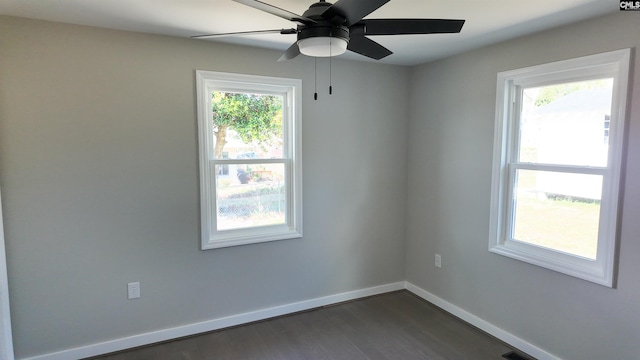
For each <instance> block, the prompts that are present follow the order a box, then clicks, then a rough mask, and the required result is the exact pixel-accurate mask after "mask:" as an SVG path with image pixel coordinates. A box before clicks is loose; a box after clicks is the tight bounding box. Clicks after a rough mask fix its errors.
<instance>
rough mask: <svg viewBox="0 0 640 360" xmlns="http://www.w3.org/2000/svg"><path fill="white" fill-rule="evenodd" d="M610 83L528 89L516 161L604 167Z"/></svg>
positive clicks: (523, 96)
mask: <svg viewBox="0 0 640 360" xmlns="http://www.w3.org/2000/svg"><path fill="white" fill-rule="evenodd" d="M612 86H613V79H598V80H590V81H582V82H574V83H563V84H557V85H550V86H543V87H536V88H526V89H524V90H523V92H522V113H521V116H520V148H519V161H520V162H531V163H544V164H560V165H578V166H599V167H605V166H607V155H608V151H609V124H610V115H611V99H612V94H613V91H612Z"/></svg>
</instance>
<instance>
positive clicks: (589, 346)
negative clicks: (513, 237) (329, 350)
mask: <svg viewBox="0 0 640 360" xmlns="http://www.w3.org/2000/svg"><path fill="white" fill-rule="evenodd" d="M638 34H640V17H638V14H637V13H620V14H615V15H611V16H607V17H603V18H599V19H596V20H591V21H587V22H583V23H579V24H575V25H570V26H566V27H562V28H558V29H555V30H552V31H548V32H544V33H539V34H536V35H533V36H528V37H524V38H520V39H517V40H514V41H510V42H506V43H502V44H499V45H495V46H490V47H486V48H482V49H479V50H476V51H472V52H468V53H465V54H462V55H459V56H455V57H452V58H448V59H445V60H442V61H439V62H434V63H430V64H426V65H423V66H419V67H416V68H414V69H413V71H412V77H411V101H410V106H411V122H410V125H409V134H410V135H409V153H408V159H409V173H408V174H409V176H408V182H409V186H408V193H409V196H408V206H407V214H409V215H410V216H408V217H407V244H406V246H407V279H408V281H410V282H412V283H414V284H416V285H418V286H420V287H422V288H423V289H425V290H427V291H429V292H431V293H433V294H435V295H436V296H438V297H441V298H442V299H444V300H446V301H448V302H450V303H452V304H454V305H456V306H458V307H460V308H462V309H464V310H466V311H468V312H470V313H472V314H474V315H476V316H478V317H480V318H482V319H484V320H486V321H488V322H490V323H492V324H494V325H496V326H498V327H500V328H502V329H504V330H506V331H508V332H510V333H512V334H514V335H516V336H518V337H520V338H522V339H524V340H526V341H528V342H530V343H532V344H534V345H537V346H539V347H541V348H543V349H546V350H547V351H549V352H551V353H553V354H556V355H558V356H560V357H562V358H565V359H576V360H577V359H580V360H584V359H593V360H600V359H638V358H640V346H639V345H638V339H639V338H640V311H639V306H638V304H639V302H638V301H639V300H638V299H640V281H639V280H638V276H639V274H640V261H638V259H639V258H640V242H639V241H638V235H639V234H640V222H639V221H638V218H639V217H640V186H639V184H640V95H639V94H638V91H639V90H640V71H638V69H640V61H638V56H637V49H636V50H635V52H636V53H635V57H634V58H633V60H632V79H631V88H630V103H629V105H630V107H629V109H630V111H628V117H629V119H628V121H629V131H628V149H627V152H628V158H627V162H626V179H625V180H626V186H625V187H624V197H623V200H624V206H623V212H622V222H621V228H620V232H621V236H620V262H619V277H618V286H617V289H610V288H606V287H603V286H600V285H595V284H592V283H589V282H586V281H583V280H578V279H576V278H572V277H569V276H566V275H562V274H559V273H556V272H553V271H549V270H545V269H542V268H539V267H536V266H533V265H529V264H526V263H522V262H519V261H516V260H512V259H509V258H506V257H502V256H500V255H495V254H490V253H489V252H488V251H487V249H488V231H489V212H488V210H489V200H490V181H491V161H492V150H493V125H494V119H495V112H494V108H495V95H496V94H495V89H496V74H497V73H498V72H500V71H504V70H511V69H515V68H520V67H526V66H530V65H537V64H543V63H548V62H552V61H557V60H562V59H567V58H572V57H579V56H584V55H590V54H594V53H599V52H605V51H610V50H617V49H621V48H629V47H634V48H637V47H639V46H640V38H639V37H638ZM634 69H635V71H634ZM434 253H440V254H442V269H436V268H435V267H434V266H433V261H434V260H433V258H434Z"/></svg>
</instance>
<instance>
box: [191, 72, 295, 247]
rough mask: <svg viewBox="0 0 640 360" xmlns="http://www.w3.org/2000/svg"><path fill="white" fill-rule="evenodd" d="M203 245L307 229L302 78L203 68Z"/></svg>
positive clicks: (199, 94) (200, 76)
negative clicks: (304, 200) (302, 151)
mask: <svg viewBox="0 0 640 360" xmlns="http://www.w3.org/2000/svg"><path fill="white" fill-rule="evenodd" d="M196 86H197V101H198V135H199V149H200V209H201V230H202V249H203V250H205V249H213V248H220V247H227V246H235V245H244V244H251V243H256V242H264V241H272V240H283V239H291V238H297V237H301V236H302V183H301V178H302V175H301V174H302V164H301V145H300V137H301V128H300V123H301V109H300V104H301V98H300V96H301V95H300V94H301V86H302V83H301V81H300V80H296V79H284V78H273V77H264V76H252V75H240V74H228V73H219V72H211V71H200V70H198V71H196Z"/></svg>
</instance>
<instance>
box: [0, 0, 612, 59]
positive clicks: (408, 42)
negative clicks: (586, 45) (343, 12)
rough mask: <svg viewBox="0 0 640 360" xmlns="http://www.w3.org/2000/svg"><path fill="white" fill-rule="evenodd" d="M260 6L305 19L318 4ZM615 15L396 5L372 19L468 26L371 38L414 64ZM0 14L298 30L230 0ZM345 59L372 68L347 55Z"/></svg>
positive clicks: (530, 5)
mask: <svg viewBox="0 0 640 360" xmlns="http://www.w3.org/2000/svg"><path fill="white" fill-rule="evenodd" d="M263 1H264V2H267V3H269V4H271V5H274V6H277V7H280V8H283V9H287V10H289V11H291V12H294V13H297V14H302V13H303V12H304V11H305V10H306V9H307V8H308V7H309V5H311V4H312V3H313V2H315V1H316V0H263ZM617 11H619V2H618V1H617V0H391V1H389V2H388V3H387V4H386V5H384V6H382V7H381V8H379V9H378V10H376V11H374V12H373V13H372V14H370V15H369V16H367V18H438V19H465V20H466V23H465V25H464V27H463V28H462V32H461V33H460V34H431V35H401V36H375V37H371V38H372V39H374V40H375V41H377V42H379V43H381V44H382V45H384V46H386V47H387V48H389V49H390V50H391V51H393V52H394V54H392V55H390V56H388V57H386V58H384V59H382V60H380V62H382V63H386V64H396V65H416V64H421V63H425V62H428V61H432V60H435V59H438V58H442V57H446V56H449V55H452V54H456V53H460V52H463V51H466V50H469V49H473V48H477V47H480V46H483V45H487V44H491V43H496V42H499V41H502V40H506V39H510V38H515V37H518V36H521V35H524V34H529V33H533V32H537V31H541V30H544V29H548V28H552V27H556V26H560V25H564V24H568V23H571V22H575V21H579V20H583V19H588V18H592V17H596V16H600V15H603V14H607V13H613V12H617ZM0 14H3V15H13V16H20V17H26V18H34V19H43V20H50V21H57V22H65V23H72V24H81V25H92V26H98V27H105V28H113V29H122V30H130V31H137V32H145V33H154V34H165V35H172V36H179V37H185V38H188V37H189V36H192V35H199V34H208V33H223V32H235V31H249V30H265V29H281V28H291V27H295V25H296V24H295V23H292V22H289V21H287V20H285V19H282V18H279V17H276V16H274V15H271V14H267V13H264V12H261V11H259V10H256V9H253V8H251V7H248V6H246V5H242V4H239V3H236V2H233V1H232V0H0ZM193 41H224V42H231V43H236V44H244V45H251V46H259V47H265V48H271V49H277V50H282V51H284V50H286V49H287V48H288V47H289V45H291V44H292V43H293V42H294V41H295V35H280V34H272V35H253V36H243V37H226V38H222V39H221V38H217V39H216V40H193ZM341 57H343V58H347V59H353V60H362V61H375V60H370V59H367V58H365V57H363V56H361V55H357V54H354V53H350V52H347V54H344V55H341ZM275 60H276V59H275V58H274V61H275ZM291 61H295V59H294V60H291Z"/></svg>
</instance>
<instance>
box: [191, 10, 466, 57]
mask: <svg viewBox="0 0 640 360" xmlns="http://www.w3.org/2000/svg"><path fill="white" fill-rule="evenodd" d="M233 1H235V2H239V3H241V4H244V5H247V6H250V7H252V8H255V9H258V10H261V11H264V12H267V13H269V14H272V15H275V16H278V17H281V18H284V19H287V20H290V21H293V22H295V23H298V25H297V28H290V29H277V30H259V31H243V32H233V33H222V34H208V35H197V36H192V37H191V38H194V39H207V38H215V37H222V36H234V35H252V34H268V33H280V34H296V35H297V36H298V40H297V41H296V42H295V43H293V45H291V46H290V47H289V49H287V50H286V51H285V53H284V54H283V55H282V56H281V57H280V59H278V61H282V60H289V59H293V58H295V57H296V56H298V55H300V54H303V55H307V56H313V57H331V56H336V55H340V54H342V53H344V52H345V51H346V50H350V51H353V52H356V53H358V54H360V55H364V56H366V57H369V58H372V59H375V60H380V59H382V58H384V57H386V56H389V55H391V54H393V52H391V51H390V50H389V49H387V48H385V47H384V46H382V45H380V44H379V43H377V42H375V41H373V40H371V39H369V38H367V37H366V36H367V35H408V34H437V33H459V32H460V30H461V29H462V26H463V25H464V22H465V21H464V20H446V19H366V20H363V18H364V17H365V16H367V15H369V14H370V13H372V12H373V11H375V10H376V9H378V8H379V7H381V6H382V5H384V4H386V3H387V2H389V1H390V0H338V1H337V2H336V3H335V4H331V3H328V2H326V1H325V0H319V2H317V3H315V4H312V5H311V6H310V7H309V9H308V10H306V11H305V12H304V13H303V14H302V15H297V14H295V13H292V12H290V11H288V10H284V9H281V8H279V7H276V6H273V5H270V4H267V3H264V2H262V1H259V0H233Z"/></svg>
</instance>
